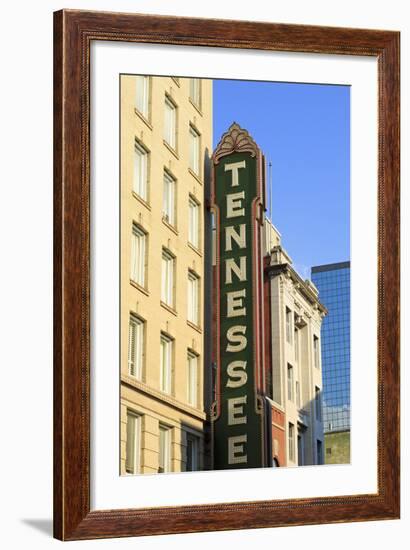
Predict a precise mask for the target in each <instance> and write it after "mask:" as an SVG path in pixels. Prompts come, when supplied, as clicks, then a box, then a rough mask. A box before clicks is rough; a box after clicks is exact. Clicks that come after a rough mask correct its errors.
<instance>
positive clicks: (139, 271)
mask: <svg viewBox="0 0 410 550" xmlns="http://www.w3.org/2000/svg"><path fill="white" fill-rule="evenodd" d="M146 241H147V234H146V233H145V231H143V230H142V229H141V228H140V227H139V226H137V225H136V224H133V226H132V236H131V273H130V278H131V279H132V280H133V281H135V282H136V283H138V284H139V285H140V286H142V287H145V271H146V269H145V268H146V265H145V264H146Z"/></svg>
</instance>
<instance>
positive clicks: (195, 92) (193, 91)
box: [189, 78, 201, 108]
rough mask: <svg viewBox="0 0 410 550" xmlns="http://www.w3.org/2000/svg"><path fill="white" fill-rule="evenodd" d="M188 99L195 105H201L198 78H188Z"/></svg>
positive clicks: (199, 81)
mask: <svg viewBox="0 0 410 550" xmlns="http://www.w3.org/2000/svg"><path fill="white" fill-rule="evenodd" d="M189 99H190V100H191V101H192V103H193V104H194V105H195V106H196V107H198V108H200V107H201V80H200V79H199V78H191V79H190V80H189Z"/></svg>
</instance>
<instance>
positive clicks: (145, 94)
mask: <svg viewBox="0 0 410 550" xmlns="http://www.w3.org/2000/svg"><path fill="white" fill-rule="evenodd" d="M139 86H142V88H140V89H139ZM141 92H142V94H141V97H142V99H141V101H140V100H139V99H140V93H141ZM149 107H150V77H149V76H144V75H139V76H137V77H136V86H135V108H136V110H137V111H138V112H139V113H140V114H141V115H142V116H143V117H144V118H145V119H146V120H149V110H150V109H149Z"/></svg>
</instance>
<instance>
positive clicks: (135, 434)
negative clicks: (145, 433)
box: [125, 410, 141, 474]
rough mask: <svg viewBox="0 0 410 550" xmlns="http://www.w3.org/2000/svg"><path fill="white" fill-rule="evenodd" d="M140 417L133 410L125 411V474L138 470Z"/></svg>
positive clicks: (137, 471)
mask: <svg viewBox="0 0 410 550" xmlns="http://www.w3.org/2000/svg"><path fill="white" fill-rule="evenodd" d="M140 421H141V417H140V416H139V415H137V414H136V413H134V412H133V411H129V410H128V411H127V432H126V433H127V441H126V455H125V471H126V472H127V474H137V473H139V472H140V455H141V433H140V432H141V426H140Z"/></svg>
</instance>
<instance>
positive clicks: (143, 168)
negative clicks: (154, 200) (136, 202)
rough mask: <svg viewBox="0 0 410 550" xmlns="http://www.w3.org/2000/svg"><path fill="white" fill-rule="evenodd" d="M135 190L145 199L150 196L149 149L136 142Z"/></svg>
mask: <svg viewBox="0 0 410 550" xmlns="http://www.w3.org/2000/svg"><path fill="white" fill-rule="evenodd" d="M133 190H134V192H135V193H136V194H137V195H138V196H140V197H141V198H142V199H144V201H146V200H147V196H148V191H147V190H148V151H147V150H146V149H145V147H143V146H142V145H141V144H140V143H138V142H135V149H134V180H133Z"/></svg>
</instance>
